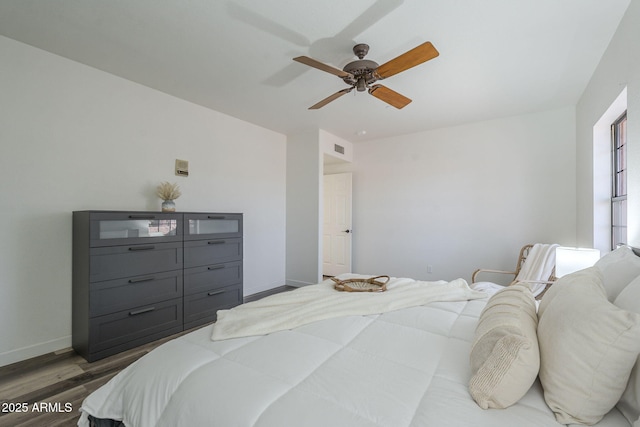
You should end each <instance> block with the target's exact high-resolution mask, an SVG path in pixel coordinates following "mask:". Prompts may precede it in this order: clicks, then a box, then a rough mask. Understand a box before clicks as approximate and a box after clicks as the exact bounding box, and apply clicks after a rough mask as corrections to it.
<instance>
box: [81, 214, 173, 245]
mask: <svg viewBox="0 0 640 427" xmlns="http://www.w3.org/2000/svg"><path fill="white" fill-rule="evenodd" d="M74 215H75V214H74ZM77 215H78V216H82V219H83V220H84V221H87V219H88V225H89V239H90V242H91V243H90V244H91V246H93V247H95V246H116V245H135V244H147V243H160V242H181V241H182V224H183V222H182V214H179V213H166V212H162V213H161V212H90V213H87V212H79V213H77Z"/></svg>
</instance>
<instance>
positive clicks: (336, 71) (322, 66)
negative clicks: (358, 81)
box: [293, 56, 351, 77]
mask: <svg viewBox="0 0 640 427" xmlns="http://www.w3.org/2000/svg"><path fill="white" fill-rule="evenodd" d="M293 60H294V61H297V62H300V63H301V64H305V65H308V66H310V67H313V68H317V69H318V70H322V71H326V72H327V73H331V74H333V75H334V76H338V77H349V76H351V73H347V72H346V71H342V70H341V69H339V68H335V67H332V66H331V65H327V64H324V63H322V62H320V61H317V60H315V59H313V58H309V57H308V56H298V57H296V58H293Z"/></svg>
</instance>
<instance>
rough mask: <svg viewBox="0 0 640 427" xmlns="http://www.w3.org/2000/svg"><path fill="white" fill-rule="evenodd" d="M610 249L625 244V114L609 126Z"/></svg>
mask: <svg viewBox="0 0 640 427" xmlns="http://www.w3.org/2000/svg"><path fill="white" fill-rule="evenodd" d="M611 141H612V154H613V155H612V159H613V165H612V184H613V186H612V192H611V249H615V248H616V247H618V246H619V245H623V244H626V243H627V112H626V111H625V112H624V114H623V115H622V116H620V117H619V118H618V119H617V120H616V121H615V122H614V123H613V124H612V125H611Z"/></svg>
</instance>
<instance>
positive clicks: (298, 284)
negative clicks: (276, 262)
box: [286, 279, 317, 288]
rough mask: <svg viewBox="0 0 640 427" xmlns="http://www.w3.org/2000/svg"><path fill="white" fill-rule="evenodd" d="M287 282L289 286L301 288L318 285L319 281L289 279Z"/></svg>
mask: <svg viewBox="0 0 640 427" xmlns="http://www.w3.org/2000/svg"><path fill="white" fill-rule="evenodd" d="M286 284H287V286H293V287H295V288H301V287H303V286H309V285H316V284H317V283H311V282H303V281H302V280H291V279H287V281H286Z"/></svg>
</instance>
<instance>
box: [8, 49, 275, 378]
mask: <svg viewBox="0 0 640 427" xmlns="http://www.w3.org/2000/svg"><path fill="white" fill-rule="evenodd" d="M0 58H3V59H2V61H0V76H1V78H0V93H1V94H2V96H0V117H1V119H0V121H1V125H0V147H1V150H2V155H1V156H0V182H2V185H1V187H0V195H1V197H0V200H1V202H0V218H1V223H2V225H3V226H2V228H1V229H0V365H5V364H8V363H12V362H14V361H17V360H22V359H25V358H28V357H32V356H35V355H38V354H42V353H46V352H49V351H53V350H57V349H60V348H64V347H69V346H70V345H71V338H70V334H71V212H72V211H74V210H83V209H115V210H118V209H120V210H159V208H160V200H159V199H157V198H156V196H155V195H154V189H155V187H156V185H157V184H158V183H159V182H161V181H164V180H168V181H175V182H178V183H179V184H180V186H181V188H182V192H183V196H182V197H180V198H179V199H178V200H177V201H176V203H177V208H178V210H180V211H218V212H242V213H244V220H245V223H244V237H245V240H244V283H245V284H244V286H245V294H246V295H248V294H251V293H255V292H259V291H262V290H265V289H269V288H272V287H274V286H280V285H283V284H284V283H285V221H286V206H285V200H286V138H285V136H284V135H281V134H277V133H274V132H272V131H269V130H266V129H263V128H260V127H257V126H254V125H252V124H249V123H246V122H243V121H240V120H237V119H235V118H232V117H229V116H226V115H223V114H220V113H217V112H215V111H212V110H209V109H206V108H203V107H200V106H197V105H194V104H191V103H188V102H185V101H182V100H180V99H177V98H174V97H171V96H169V95H166V94H163V93H160V92H157V91H155V90H152V89H149V88H147V87H144V86H141V85H138V84H135V83H132V82H130V81H127V80H123V79H120V78H118V77H115V76H113V75H110V74H106V73H103V72H101V71H98V70H96V69H93V68H90V67H86V66H83V65H81V64H78V63H75V62H72V61H69V60H66V59H64V58H61V57H59V56H55V55H52V54H49V53H46V52H44V51H41V50H38V49H34V48H32V47H29V46H27V45H24V44H20V43H17V42H15V41H13V40H10V39H7V38H4V37H0ZM176 158H179V159H186V160H189V162H190V163H189V166H190V176H189V177H188V178H182V177H176V176H175V175H174V171H173V167H174V161H175V159H176Z"/></svg>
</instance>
